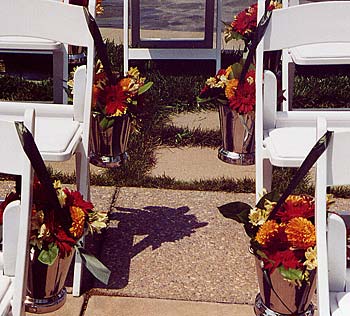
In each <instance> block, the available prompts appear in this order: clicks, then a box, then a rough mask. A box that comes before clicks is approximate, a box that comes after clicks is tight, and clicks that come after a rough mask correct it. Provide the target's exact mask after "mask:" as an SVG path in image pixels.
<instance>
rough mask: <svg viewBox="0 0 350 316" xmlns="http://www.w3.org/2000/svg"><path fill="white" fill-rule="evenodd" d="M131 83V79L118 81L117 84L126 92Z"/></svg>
mask: <svg viewBox="0 0 350 316" xmlns="http://www.w3.org/2000/svg"><path fill="white" fill-rule="evenodd" d="M130 83H131V78H123V79H121V80H120V81H119V84H120V86H121V88H122V90H123V91H128V90H129V87H130Z"/></svg>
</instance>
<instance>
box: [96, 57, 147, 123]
mask: <svg viewBox="0 0 350 316" xmlns="http://www.w3.org/2000/svg"><path fill="white" fill-rule="evenodd" d="M111 81H113V82H111ZM152 85H153V82H147V83H146V78H144V77H141V74H140V72H139V70H138V69H137V67H135V68H132V67H131V68H130V69H129V71H128V72H127V74H126V75H124V76H122V75H120V74H118V73H113V74H112V78H109V77H108V76H107V74H106V72H105V71H104V68H103V66H102V64H101V62H100V61H98V62H97V64H96V75H95V79H94V85H93V101H92V111H93V113H99V114H101V115H103V119H102V120H101V122H100V125H101V127H102V128H103V129H107V128H108V127H110V126H112V125H113V122H114V119H115V117H117V116H122V115H124V114H127V113H133V109H134V107H136V106H137V105H139V103H140V101H141V100H140V96H141V95H142V94H143V93H144V92H146V91H147V90H148V89H149V88H151V86H152Z"/></svg>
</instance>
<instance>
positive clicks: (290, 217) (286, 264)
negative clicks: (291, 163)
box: [219, 192, 333, 287]
mask: <svg viewBox="0 0 350 316" xmlns="http://www.w3.org/2000/svg"><path fill="white" fill-rule="evenodd" d="M277 200H278V195H277V194H275V193H273V192H271V193H268V194H265V195H264V196H263V197H262V198H261V199H260V201H259V202H258V203H257V205H256V206H255V207H250V206H249V205H248V204H246V203H242V202H233V203H229V204H225V205H222V206H220V207H219V211H220V212H221V214H222V215H223V216H225V217H226V218H230V219H233V220H235V221H237V222H239V223H241V224H243V225H244V229H245V232H246V234H247V235H248V236H249V237H250V247H251V250H252V251H253V253H254V254H255V255H256V256H257V257H258V258H259V259H260V260H261V261H262V263H263V267H264V269H266V270H267V271H268V273H269V274H270V275H271V274H272V272H273V271H275V270H276V269H277V270H278V272H279V273H280V274H281V275H282V277H283V278H284V279H285V280H287V281H289V282H291V283H292V284H294V285H297V286H299V287H300V286H301V285H302V284H303V282H308V280H309V275H310V273H311V271H313V270H315V269H316V268H317V256H316V234H315V226H314V212H315V201H314V198H313V197H311V196H309V195H304V194H301V195H289V196H288V197H287V198H286V200H285V201H284V203H283V204H282V205H281V207H280V208H279V209H278V210H277V212H276V211H273V210H274V207H275V206H276V204H277V203H276V202H277ZM331 203H333V200H332V199H331V198H329V199H328V201H327V204H328V205H330V204H331Z"/></svg>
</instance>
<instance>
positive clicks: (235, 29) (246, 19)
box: [224, 0, 282, 51]
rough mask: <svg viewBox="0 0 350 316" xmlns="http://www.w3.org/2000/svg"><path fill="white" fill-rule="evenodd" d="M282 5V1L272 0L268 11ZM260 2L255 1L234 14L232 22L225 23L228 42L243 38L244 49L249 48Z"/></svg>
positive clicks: (226, 40)
mask: <svg viewBox="0 0 350 316" xmlns="http://www.w3.org/2000/svg"><path fill="white" fill-rule="evenodd" d="M281 7H282V3H281V1H279V0H278V1H270V4H269V6H268V8H267V10H268V11H272V10H274V9H278V8H281ZM257 18H258V4H257V3H255V4H253V5H251V6H249V7H248V8H245V9H244V10H243V11H241V12H239V13H238V14H237V15H235V16H234V18H233V20H232V22H231V23H224V24H225V30H224V38H225V42H226V43H228V42H230V41H231V40H243V41H244V51H247V50H248V49H249V44H250V43H251V42H252V40H253V37H254V33H255V31H256V28H257Z"/></svg>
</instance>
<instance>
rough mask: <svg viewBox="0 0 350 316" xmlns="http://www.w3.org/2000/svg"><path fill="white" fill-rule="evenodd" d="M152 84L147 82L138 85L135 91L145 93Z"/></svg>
mask: <svg viewBox="0 0 350 316" xmlns="http://www.w3.org/2000/svg"><path fill="white" fill-rule="evenodd" d="M152 86H153V82H152V81H150V82H147V83H145V84H144V85H143V86H142V87H140V89H139V91H138V92H137V93H138V95H140V94H142V93H145V92H146V91H147V90H149V89H150V88H151V87H152Z"/></svg>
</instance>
